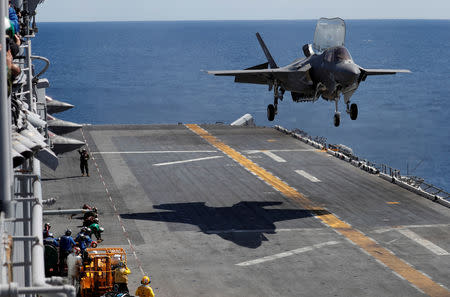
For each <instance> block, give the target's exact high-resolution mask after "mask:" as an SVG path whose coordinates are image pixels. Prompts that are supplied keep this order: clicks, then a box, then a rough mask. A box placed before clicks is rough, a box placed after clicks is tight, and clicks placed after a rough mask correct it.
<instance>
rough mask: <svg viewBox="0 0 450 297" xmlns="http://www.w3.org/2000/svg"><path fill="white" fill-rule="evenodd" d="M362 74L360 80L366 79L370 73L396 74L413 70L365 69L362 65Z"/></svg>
mask: <svg viewBox="0 0 450 297" xmlns="http://www.w3.org/2000/svg"><path fill="white" fill-rule="evenodd" d="M359 70H361V76H360V78H359V81H365V80H366V78H367V76H369V75H388V74H396V73H411V70H408V69H365V68H362V67H360V68H359Z"/></svg>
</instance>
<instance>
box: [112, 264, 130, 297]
mask: <svg viewBox="0 0 450 297" xmlns="http://www.w3.org/2000/svg"><path fill="white" fill-rule="evenodd" d="M130 273H131V271H130V269H129V268H128V267H127V266H126V265H125V263H124V262H119V264H118V265H117V268H116V269H115V270H114V285H115V286H117V291H118V292H121V293H128V292H129V291H128V274H130Z"/></svg>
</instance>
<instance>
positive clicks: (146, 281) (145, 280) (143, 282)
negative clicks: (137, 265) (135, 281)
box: [141, 276, 150, 285]
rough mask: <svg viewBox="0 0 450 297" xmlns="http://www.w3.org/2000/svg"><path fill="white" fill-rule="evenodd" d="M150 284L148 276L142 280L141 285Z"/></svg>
mask: <svg viewBox="0 0 450 297" xmlns="http://www.w3.org/2000/svg"><path fill="white" fill-rule="evenodd" d="M149 283H150V278H149V277H148V276H144V277H143V278H142V280H141V284H143V285H148V284H149Z"/></svg>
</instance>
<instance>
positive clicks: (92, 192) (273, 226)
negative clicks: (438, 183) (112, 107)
mask: <svg viewBox="0 0 450 297" xmlns="http://www.w3.org/2000/svg"><path fill="white" fill-rule="evenodd" d="M71 137H75V138H78V139H86V141H87V143H88V144H89V150H90V152H91V156H93V157H94V160H91V161H90V171H91V176H90V177H89V178H87V177H81V176H80V173H79V166H78V164H79V163H78V154H77V153H71V154H67V155H63V156H62V159H61V161H60V164H61V165H60V167H59V168H58V169H57V170H56V171H55V172H53V171H47V170H45V172H44V176H43V178H44V193H45V195H46V196H50V197H54V196H56V197H57V198H58V202H57V203H56V204H55V205H54V206H52V208H73V207H80V206H81V205H82V204H83V203H90V204H94V205H95V206H97V207H98V208H100V212H101V213H100V220H101V223H102V224H103V225H104V227H105V229H106V231H105V233H104V239H105V241H104V242H103V243H101V245H114V246H122V247H125V248H127V250H128V260H129V265H130V268H131V269H132V271H133V274H132V275H131V277H130V285H129V287H130V288H131V290H133V289H135V288H136V287H137V286H138V284H139V280H140V278H141V277H142V273H146V274H149V275H151V276H152V285H153V287H154V289H155V293H156V295H157V296H316V295H318V294H319V295H321V296H426V295H432V296H446V295H447V296H448V295H449V294H450V291H448V288H450V280H449V279H448V272H449V268H448V267H450V255H449V252H450V242H449V240H448V238H449V236H450V210H449V209H447V208H445V207H443V206H441V205H438V204H436V203H433V202H431V201H429V200H427V199H424V198H422V197H419V196H417V195H415V194H413V193H410V192H408V191H406V190H404V189H402V188H400V187H397V186H395V185H393V184H390V183H389V182H386V181H384V180H382V179H380V178H378V177H377V176H374V175H370V174H368V173H366V172H364V171H361V170H359V169H357V168H355V167H353V166H351V165H350V164H348V163H345V162H342V161H341V160H338V159H335V158H333V157H331V156H330V155H328V154H326V153H324V152H321V151H318V150H316V149H314V148H312V147H310V146H308V145H305V144H304V143H302V142H300V141H298V140H296V139H294V138H292V137H290V136H287V135H285V134H283V133H280V132H278V131H276V130H274V129H272V128H262V127H256V128H239V127H231V126H225V125H202V126H197V125H145V126H125V125H122V126H118V125H116V126H85V127H84V128H83V130H82V132H76V133H74V134H72V135H71ZM97 168H98V169H97ZM44 220H48V221H50V222H52V223H53V229H52V231H53V232H54V233H55V234H57V235H59V234H61V233H62V232H63V231H64V229H65V228H66V227H67V226H71V227H72V228H73V229H76V226H77V225H80V223H81V221H79V220H76V219H70V217H68V216H66V217H46V218H44Z"/></svg>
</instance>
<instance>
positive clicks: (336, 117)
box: [334, 112, 341, 127]
mask: <svg viewBox="0 0 450 297" xmlns="http://www.w3.org/2000/svg"><path fill="white" fill-rule="evenodd" d="M340 123H341V114H340V113H338V112H337V113H335V114H334V126H335V127H339V124H340Z"/></svg>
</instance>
